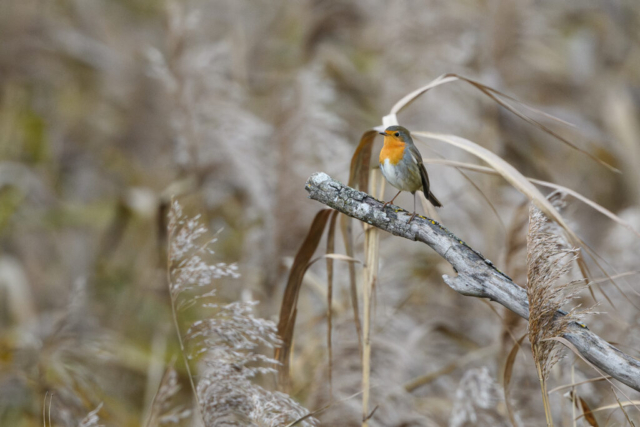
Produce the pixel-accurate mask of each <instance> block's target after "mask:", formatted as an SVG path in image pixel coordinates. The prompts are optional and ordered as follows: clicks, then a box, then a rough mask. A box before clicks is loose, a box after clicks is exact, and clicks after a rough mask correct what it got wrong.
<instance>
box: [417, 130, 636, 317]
mask: <svg viewBox="0 0 640 427" xmlns="http://www.w3.org/2000/svg"><path fill="white" fill-rule="evenodd" d="M412 134H413V135H414V136H423V137H426V138H432V139H436V140H438V141H442V142H446V143H448V144H451V145H453V146H455V147H458V148H461V149H463V150H465V151H467V152H469V153H471V154H473V155H475V156H476V157H478V158H480V159H482V160H484V161H485V162H487V163H488V164H489V165H490V166H491V167H492V168H493V169H494V170H495V171H496V172H497V173H499V174H500V175H501V176H502V177H503V178H504V179H505V180H507V182H509V183H510V184H511V185H512V186H513V187H514V188H516V189H517V190H518V191H520V192H521V193H522V194H524V195H525V196H527V198H529V199H530V200H531V201H532V202H533V203H534V204H535V205H536V206H537V207H538V208H539V209H540V210H542V212H544V214H545V215H547V216H548V217H549V218H551V219H553V220H554V221H555V222H556V223H557V224H558V225H559V226H560V227H562V229H563V230H564V231H565V232H566V233H567V235H568V237H569V242H570V243H571V244H572V245H574V246H579V247H581V248H583V249H584V250H585V252H587V253H588V254H589V255H590V256H591V258H592V259H593V262H594V264H596V266H597V267H598V268H599V269H600V270H601V271H602V272H603V273H604V274H605V275H606V276H607V277H608V278H609V279H610V281H611V283H613V284H614V286H616V288H618V285H617V284H616V283H615V282H614V281H613V280H612V279H611V276H610V275H609V273H607V271H606V270H605V269H604V268H603V267H602V266H601V265H600V263H599V262H598V260H597V257H598V256H597V254H596V253H595V252H594V251H593V250H592V249H591V248H590V247H589V246H588V245H587V244H586V243H585V242H583V241H582V239H580V238H579V237H578V235H577V234H575V233H574V232H573V230H571V229H570V228H569V226H568V225H567V223H566V222H565V221H564V219H563V218H562V215H560V213H559V212H558V211H557V210H556V209H555V208H554V207H553V206H552V205H551V203H550V202H549V201H548V200H547V198H546V197H545V196H543V195H542V193H541V192H540V191H539V190H538V189H537V188H536V187H535V186H534V185H533V184H532V183H531V182H530V181H529V179H528V178H526V177H525V176H524V175H522V174H521V173H520V172H519V171H518V170H517V169H516V168H514V167H513V166H511V165H510V164H509V163H507V162H506V161H504V160H503V159H502V158H501V157H500V156H498V155H496V154H494V153H492V152H491V151H489V150H487V149H486V148H484V147H481V146H480V145H478V144H476V143H475V142H473V141H470V140H468V139H465V138H461V137H459V136H455V135H446V134H438V133H432V132H421V131H416V132H412ZM602 209H604V208H602ZM577 262H578V266H579V267H580V271H581V272H582V274H583V276H584V278H585V279H589V277H590V276H591V275H590V274H589V268H588V266H587V264H586V262H585V261H584V259H583V258H582V256H581V254H579V256H578V259H577ZM601 292H602V290H601ZM602 294H603V295H604V297H605V298H606V299H607V301H608V302H609V303H610V304H611V305H612V306H613V302H612V301H611V300H610V299H609V297H608V296H607V295H606V294H605V293H604V292H602ZM594 299H595V298H594ZM627 300H629V299H628V297H627Z"/></svg>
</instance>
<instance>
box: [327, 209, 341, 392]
mask: <svg viewBox="0 0 640 427" xmlns="http://www.w3.org/2000/svg"><path fill="white" fill-rule="evenodd" d="M338 213H339V212H338V211H335V212H334V213H333V214H332V215H331V218H330V219H329V231H328V232H327V255H329V254H332V253H334V252H335V246H336V219H337V218H338ZM332 303H333V259H332V258H327V352H328V359H329V363H328V374H329V402H331V401H332V400H333V351H332V349H333V347H332V345H331V330H332V324H331V319H332V314H333V313H332V312H333V310H332V309H331V307H332V306H331V304H332Z"/></svg>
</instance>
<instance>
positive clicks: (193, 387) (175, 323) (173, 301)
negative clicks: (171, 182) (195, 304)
mask: <svg viewBox="0 0 640 427" xmlns="http://www.w3.org/2000/svg"><path fill="white" fill-rule="evenodd" d="M172 203H173V202H172ZM173 231H174V230H172V229H170V230H169V236H168V237H169V238H168V239H167V283H168V286H169V297H170V299H171V317H172V318H173V327H174V328H175V330H176V335H177V336H178V344H180V353H181V354H182V360H183V361H184V366H185V369H186V370H187V375H188V376H189V384H191V390H192V391H193V396H194V397H195V398H196V411H197V413H198V418H199V419H200V420H202V422H203V423H204V418H203V417H202V413H201V412H200V399H199V398H198V391H197V389H196V385H195V383H194V382H193V375H192V374H191V367H190V366H189V358H188V357H187V353H186V350H185V348H184V342H183V339H182V332H180V325H179V323H178V315H177V311H176V297H175V295H174V292H173V290H172V289H171V283H172V282H171V255H172V249H171V241H172V237H173ZM205 425H206V424H205Z"/></svg>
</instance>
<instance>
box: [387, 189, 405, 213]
mask: <svg viewBox="0 0 640 427" xmlns="http://www.w3.org/2000/svg"><path fill="white" fill-rule="evenodd" d="M400 193H402V190H400V191H398V194H396V195H395V196H393V199H391V200H389V201H388V202H387V203H385V204H384V205H382V210H384V208H386V207H387V206H389V205H390V204H392V203H393V201H394V200H395V199H396V197H398V196H399V195H400Z"/></svg>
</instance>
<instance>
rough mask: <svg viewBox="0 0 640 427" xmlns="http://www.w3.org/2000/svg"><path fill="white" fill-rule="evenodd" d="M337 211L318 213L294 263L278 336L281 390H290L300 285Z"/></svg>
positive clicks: (285, 293) (326, 210)
mask: <svg viewBox="0 0 640 427" xmlns="http://www.w3.org/2000/svg"><path fill="white" fill-rule="evenodd" d="M332 212H333V209H323V210H321V211H320V212H318V213H317V214H316V216H315V218H314V219H313V222H312V223H311V227H309V232H308V233H307V237H306V238H305V240H304V242H303V243H302V246H300V249H298V253H297V254H296V257H295V259H294V261H293V266H292V267H291V272H290V273H289V279H288V280H287V286H286V288H285V291H284V296H283V298H282V306H281V307H280V320H279V322H278V336H279V337H280V339H281V340H282V345H281V346H280V347H278V348H276V349H275V358H276V359H277V360H278V361H279V362H280V366H279V367H278V387H279V388H280V389H281V390H288V388H289V354H290V353H291V345H292V342H293V330H294V328H295V322H296V314H297V309H296V305H297V303H298V295H299V293H300V285H301V284H302V278H303V277H304V273H305V271H306V270H307V268H308V264H309V260H310V259H311V257H312V256H313V254H314V252H315V251H316V249H317V247H318V244H319V243H320V238H321V237H322V234H323V232H324V229H325V226H326V224H327V221H328V220H329V216H330V215H331V214H332Z"/></svg>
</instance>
